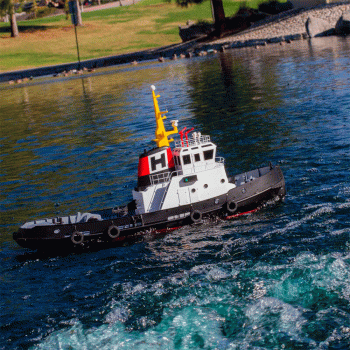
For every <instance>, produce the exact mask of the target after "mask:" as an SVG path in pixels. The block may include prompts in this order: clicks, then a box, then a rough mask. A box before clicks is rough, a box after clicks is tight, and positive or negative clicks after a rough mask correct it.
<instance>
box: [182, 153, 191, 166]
mask: <svg viewBox="0 0 350 350" xmlns="http://www.w3.org/2000/svg"><path fill="white" fill-rule="evenodd" d="M182 161H183V164H184V165H187V164H191V156H190V155H189V154H186V155H185V156H182Z"/></svg>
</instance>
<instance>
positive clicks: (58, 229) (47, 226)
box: [13, 85, 286, 251]
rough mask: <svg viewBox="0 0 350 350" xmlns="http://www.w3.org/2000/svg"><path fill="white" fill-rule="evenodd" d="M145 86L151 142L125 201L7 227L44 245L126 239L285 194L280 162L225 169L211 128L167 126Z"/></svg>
mask: <svg viewBox="0 0 350 350" xmlns="http://www.w3.org/2000/svg"><path fill="white" fill-rule="evenodd" d="M151 89H152V96H153V103H154V111H155V117H156V132H155V139H154V141H155V142H156V145H157V146H156V147H155V148H153V149H151V150H148V151H147V150H145V151H144V152H143V153H142V154H141V155H140V157H139V164H138V181H137V186H136V187H135V189H134V190H133V191H132V196H133V200H132V201H131V202H130V203H128V204H127V205H124V206H118V207H114V208H109V209H103V210H98V211H93V212H86V213H80V212H78V214H76V215H70V216H63V217H56V218H48V219H40V220H34V221H30V222H26V223H25V224H23V225H22V226H21V227H20V228H19V230H18V231H17V232H15V233H14V234H13V238H14V240H15V241H16V242H17V243H18V244H19V245H20V246H22V247H24V248H30V249H34V250H40V251H42V250H44V251H47V250H48V249H54V250H57V249H64V250H69V249H70V248H73V247H90V248H91V247H97V246H101V244H105V245H107V246H111V245H112V244H113V243H119V244H120V242H123V244H124V242H125V241H128V240H130V239H134V238H135V237H139V236H140V235H141V236H142V235H143V234H146V233H148V232H157V233H162V232H167V231H171V230H175V229H177V228H179V227H181V226H184V225H188V224H198V223H201V222H202V221H203V219H204V218H206V217H213V216H215V217H219V218H221V219H232V218H235V217H237V216H239V215H243V214H246V213H251V212H253V211H255V210H258V209H259V208H261V207H262V206H263V205H264V203H266V202H267V201H269V200H280V199H282V198H283V197H284V196H285V195H286V187H285V181H284V177H283V174H282V171H281V169H280V167H279V166H272V164H271V163H269V165H268V166H266V167H262V168H258V169H255V170H252V171H248V172H245V173H242V174H239V175H236V176H233V177H228V176H227V174H226V170H225V165H224V158H221V157H217V155H216V145H215V144H214V143H213V142H212V141H211V140H210V136H207V135H202V134H201V133H200V132H193V128H191V129H187V128H186V127H184V128H183V129H182V130H181V131H179V130H178V121H177V120H173V121H171V124H172V130H170V131H166V129H165V127H164V123H163V120H164V119H165V118H166V117H165V116H164V114H165V113H167V111H165V112H161V111H160V109H159V106H158V98H159V97H160V96H159V95H156V94H155V87H154V86H153V85H152V86H151ZM191 132H192V133H191ZM190 133H191V134H190ZM174 134H179V136H180V137H179V140H177V141H174V140H173V139H172V138H170V137H169V136H170V135H174ZM171 142H174V144H175V146H174V147H173V149H172V148H171V147H170V143H171Z"/></svg>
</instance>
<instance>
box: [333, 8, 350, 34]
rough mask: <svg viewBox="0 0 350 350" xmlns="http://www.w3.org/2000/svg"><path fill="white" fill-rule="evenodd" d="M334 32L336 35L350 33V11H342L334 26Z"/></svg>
mask: <svg viewBox="0 0 350 350" xmlns="http://www.w3.org/2000/svg"><path fill="white" fill-rule="evenodd" d="M335 32H336V33H337V34H338V35H349V34H350V11H349V12H345V13H343V15H342V16H341V17H340V18H339V20H338V22H337V24H336V26H335Z"/></svg>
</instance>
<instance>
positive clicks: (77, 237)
mask: <svg viewBox="0 0 350 350" xmlns="http://www.w3.org/2000/svg"><path fill="white" fill-rule="evenodd" d="M70 239H71V240H72V242H73V243H74V244H82V243H83V241H84V235H83V233H82V232H79V231H74V232H73V233H72V235H71V237H70Z"/></svg>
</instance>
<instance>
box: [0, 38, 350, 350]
mask: <svg viewBox="0 0 350 350" xmlns="http://www.w3.org/2000/svg"><path fill="white" fill-rule="evenodd" d="M349 47H350V41H349V39H342V38H340V39H337V38H328V39H318V40H313V41H312V43H311V44H310V43H309V42H307V41H304V42H299V43H293V44H291V45H288V46H284V47H280V46H270V47H266V48H263V49H259V50H255V49H243V50H240V51H238V52H237V51H235V52H228V53H225V54H217V55H212V56H207V57H199V58H195V59H191V60H178V61H175V62H174V61H171V62H166V63H163V64H160V63H153V62H152V63H145V64H142V65H138V66H123V67H118V68H109V69H106V70H105V71H100V72H98V73H95V74H92V75H90V76H84V79H82V78H81V77H76V76H75V77H71V78H61V79H58V78H56V79H54V80H51V79H42V80H37V81H36V82H33V83H29V84H27V85H24V86H11V87H9V86H8V85H2V86H0V90H1V103H0V115H1V117H0V118H1V119H0V120H1V132H0V144H1V158H0V161H1V163H0V164H1V189H0V192H1V197H0V198H1V209H0V210H1V212H0V215H1V222H0V224H1V226H0V247H1V248H0V249H1V250H0V259H1V267H0V269H1V281H0V283H1V289H0V293H1V297H0V305H1V315H2V316H1V321H0V322H1V323H0V326H1V331H0V349H35V350H37V349H108V350H109V349H201V348H204V349H230V350H231V349H299V348H300V349H348V348H349V347H350V306H349V305H350V304H349V301H350V217H349V212H350V177H349V156H350V151H349V149H350V147H349V146H350V136H349V135H350V86H349V81H350V58H349V54H348V53H349ZM151 84H154V85H156V87H157V91H158V92H159V93H160V95H161V98H160V100H159V102H160V106H161V109H168V110H169V111H170V112H169V114H168V120H171V119H175V118H177V119H179V121H180V127H183V126H194V127H195V128H196V130H198V131H201V132H202V133H203V134H210V135H211V137H212V139H213V140H214V142H216V143H217V145H218V149H219V155H220V156H224V157H225V158H226V165H227V169H228V171H229V173H230V174H235V173H238V172H240V171H245V170H249V169H253V168H256V167H258V166H262V165H266V164H267V162H268V161H272V162H273V163H275V164H279V165H280V166H281V167H282V169H283V172H284V175H285V179H286V183H287V191H288V195H287V197H286V200H285V202H284V203H280V204H278V205H276V206H268V207H266V208H264V209H263V210H261V211H259V212H257V213H254V214H252V215H249V216H246V217H242V218H240V219H237V220H235V221H230V222H218V223H213V222H210V223H206V224H203V225H201V226H195V227H184V228H181V229H179V230H177V231H174V232H172V233H169V234H168V235H166V236H164V237H159V238H157V239H152V238H146V239H145V241H144V242H141V243H139V244H134V245H131V246H127V247H120V248H113V249H106V250H102V251H98V252H85V253H82V254H71V255H64V254H62V255H61V256H47V257H40V256H38V255H36V254H33V253H31V252H30V251H27V250H25V249H22V248H20V247H18V246H17V245H16V244H15V243H14V242H13V241H12V239H11V236H10V233H11V232H13V231H14V230H16V228H17V227H18V225H20V224H21V223H22V222H24V221H28V220H30V219H33V218H38V217H47V216H53V215H56V214H62V215H64V214H69V213H75V212H76V211H77V210H80V211H85V210H91V209H97V208H103V207H109V206H112V205H116V204H121V203H125V202H126V201H127V200H128V199H129V198H130V193H131V189H132V188H133V187H134V186H135V174H136V170H137V159H138V154H139V153H140V152H141V151H143V149H144V148H148V147H151V146H152V147H153V143H152V141H151V138H152V137H153V133H154V114H153V106H152V100H151V94H150V89H149V86H150V85H151Z"/></svg>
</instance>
